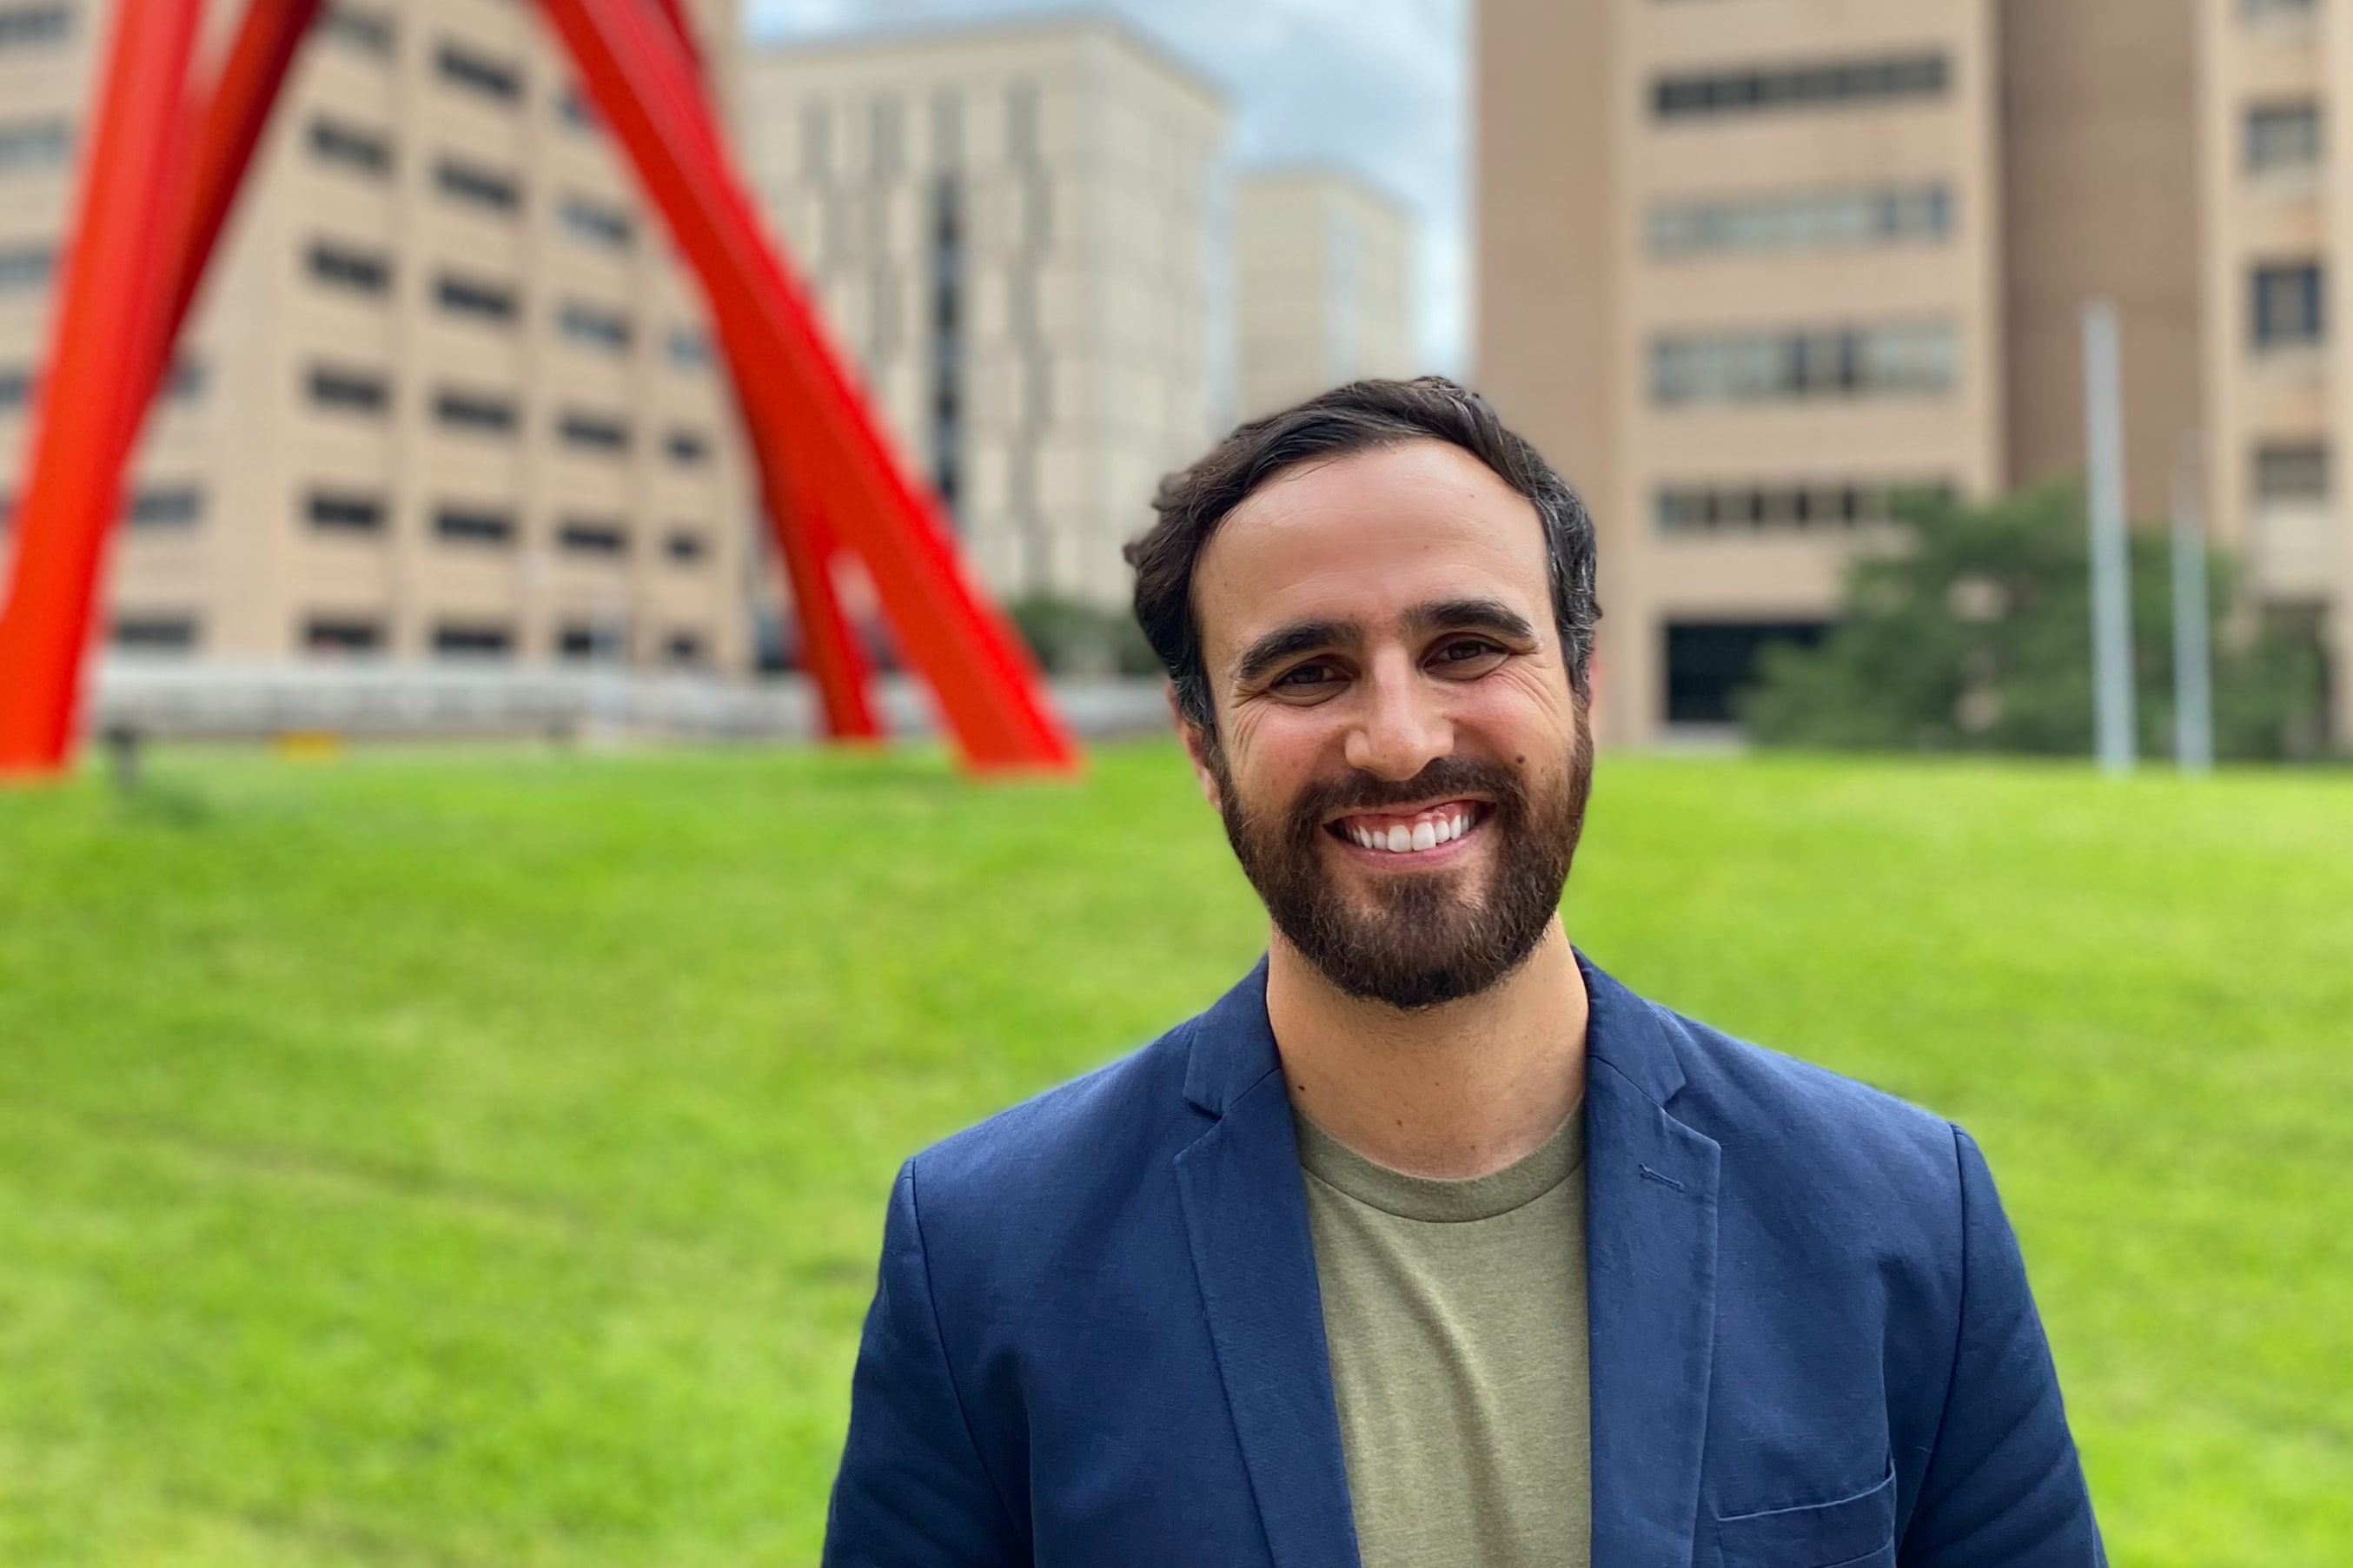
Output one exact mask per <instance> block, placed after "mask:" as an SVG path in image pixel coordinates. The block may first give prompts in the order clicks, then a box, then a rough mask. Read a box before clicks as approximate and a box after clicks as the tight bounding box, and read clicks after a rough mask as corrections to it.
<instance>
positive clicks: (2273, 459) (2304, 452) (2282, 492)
mask: <svg viewBox="0 0 2353 1568" xmlns="http://www.w3.org/2000/svg"><path fill="white" fill-rule="evenodd" d="M2327 499H2328V447H2327V445H2326V444H2325V443H2322V442H2319V441H2285V442H2279V443H2276V444H2274V445H2270V446H2264V447H2257V448H2255V500H2257V501H2259V502H2263V503H2267V504H2270V505H2274V506H2281V505H2285V506H2295V505H2299V504H2311V503H2314V502H2320V501H2326V500H2327Z"/></svg>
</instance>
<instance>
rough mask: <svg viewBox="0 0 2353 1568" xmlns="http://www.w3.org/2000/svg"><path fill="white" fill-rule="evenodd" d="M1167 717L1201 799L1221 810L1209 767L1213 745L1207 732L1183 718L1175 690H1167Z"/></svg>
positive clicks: (1214, 777) (1170, 688)
mask: <svg viewBox="0 0 2353 1568" xmlns="http://www.w3.org/2000/svg"><path fill="white" fill-rule="evenodd" d="M1168 716H1169V718H1171V719H1173V720H1175V721H1176V735H1177V738H1178V739H1179V740H1181V741H1183V742H1185V755H1186V757H1187V759H1188V760H1190V761H1191V763H1192V764H1193V777H1194V778H1195V779H1196V780H1198V782H1199V784H1200V785H1201V798H1202V799H1203V800H1206V801H1208V803H1209V805H1211V806H1213V807H1215V808H1217V809H1219V810H1221V811H1222V810H1223V809H1224V806H1223V805H1221V804H1220V802H1219V797H1218V774H1217V770H1215V769H1214V768H1212V767H1210V766H1209V748H1210V747H1211V746H1212V745H1213V744H1215V742H1212V741H1211V740H1210V739H1209V736H1208V731H1205V730H1203V729H1202V728H1201V726H1199V725H1198V724H1196V723H1194V722H1193V721H1191V720H1190V719H1187V718H1186V717H1185V713H1184V710H1182V709H1180V708H1178V707H1177V706H1176V688H1175V687H1174V686H1171V687H1169V688H1168Z"/></svg>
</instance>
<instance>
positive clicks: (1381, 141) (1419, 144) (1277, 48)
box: [744, 0, 1470, 372]
mask: <svg viewBox="0 0 2353 1568" xmlns="http://www.w3.org/2000/svg"><path fill="white" fill-rule="evenodd" d="M1468 7H1469V0H1103V4H1100V5H1089V4H1084V3H1082V0H744V20H745V24H746V26H747V27H748V28H749V30H750V32H751V35H752V37H754V39H790V38H795V37H818V36H823V35H827V34H831V33H839V32H844V31H857V30H860V29H861V28H866V27H871V26H878V25H879V26H906V25H909V24H920V23H924V22H933V21H939V22H969V21H974V20H978V19H982V18H987V17H994V16H1039V15H1043V14H1048V13H1053V12H1067V11H1086V10H1095V11H1112V12H1116V13H1118V14H1119V15H1120V16H1124V18H1126V19H1127V20H1128V21H1129V22H1131V23H1133V24H1134V26H1136V27H1137V28H1139V29H1140V30H1141V31H1143V32H1145V33H1146V34H1148V35H1150V36H1151V37H1154V38H1156V39H1158V40H1159V41H1160V42H1161V43H1162V44H1164V45H1166V47H1168V48H1169V49H1170V50H1171V51H1173V52H1174V53H1176V55H1177V56H1179V57H1180V58H1184V59H1185V60H1187V61H1188V62H1189V63H1190V64H1192V65H1193V66H1194V67H1195V68H1197V69H1198V70H1199V71H1200V72H1201V73H1202V75H1204V76H1206V77H1208V79H1210V80H1212V81H1213V82H1215V83H1216V84H1217V85H1218V86H1219V89H1222V90H1223V91H1224V92H1225V93H1226V95H1227V96H1228V98H1229V100H1230V101H1231V102H1232V105H1233V110H1234V140H1233V145H1232V153H1233V157H1234V160H1235V162H1236V163H1237V164H1238V165H1239V166H1240V167H1243V168H1248V167H1250V166H1251V165H1253V164H1260V163H1300V162H1319V163H1338V164H1342V165H1344V166H1345V167H1347V168H1349V169H1351V170H1353V171H1355V172H1356V173H1357V174H1361V175H1363V176H1365V177H1366V179H1368V180H1370V181H1372V182H1373V183H1374V184H1377V185H1379V186H1380V187H1382V188H1383V189H1384V190H1387V191H1388V192H1389V193H1390V194H1391V195H1395V196H1397V197H1398V198H1400V199H1401V200H1403V201H1404V202H1405V203H1406V204H1407V205H1409V207H1410V208H1412V209H1413V211H1414V212H1415V213H1416V214H1417V215H1418V216H1419V219H1420V223H1421V249H1420V255H1419V269H1418V274H1419V282H1420V288H1419V292H1420V297H1421V320H1420V321H1419V328H1420V337H1421V345H1422V354H1423V360H1424V363H1423V364H1422V366H1421V367H1420V368H1422V369H1426V370H1436V371H1447V372H1460V371H1461V370H1462V369H1463V368H1464V362H1465V360H1466V358H1467V348H1468V343H1469V330H1470V329H1469V316H1468V309H1469V308H1468V281H1469V279H1468V258H1467V256H1466V249H1467V245H1468V233H1469V202H1468V195H1467V190H1466V182H1467V179H1468V164H1467V159H1468V152H1469V94H1468V82H1469V57H1468V50H1469V31H1468Z"/></svg>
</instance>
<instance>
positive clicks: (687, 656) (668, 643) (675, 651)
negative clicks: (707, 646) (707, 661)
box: [662, 632, 703, 666]
mask: <svg viewBox="0 0 2353 1568" xmlns="http://www.w3.org/2000/svg"><path fill="white" fill-rule="evenodd" d="M702 647H703V644H702V635H701V634H700V633H696V632H672V633H670V636H668V637H664V638H663V639H662V657H663V658H666V659H668V660H670V663H672V664H681V665H689V666H700V665H701V664H702V662H703V651H702Z"/></svg>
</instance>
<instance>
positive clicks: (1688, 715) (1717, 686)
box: [1667, 621, 1831, 724]
mask: <svg viewBox="0 0 2353 1568" xmlns="http://www.w3.org/2000/svg"><path fill="white" fill-rule="evenodd" d="M1830 629H1831V628H1830V626H1829V624H1828V623H1827V622H1823V621H1670V622H1669V623H1667V722H1668V723H1670V724H1730V723H1735V722H1736V721H1738V718H1739V715H1738V714H1736V713H1735V712H1734V711H1733V707H1732V699H1733V694H1734V693H1735V692H1736V691H1738V690H1739V689H1741V688H1743V687H1745V686H1746V685H1747V684H1749V682H1750V681H1752V680H1754V679H1756V675H1757V655H1758V654H1759V653H1760V652H1761V651H1763V649H1764V647H1766V645H1767V644H1768V643H1782V642H1786V643H1796V644H1798V645H1799V646H1800V647H1813V646H1814V645H1815V644H1816V643H1819V642H1820V641H1821V640H1822V638H1823V637H1824V636H1825V635H1827V634H1828V633H1829V631H1830Z"/></svg>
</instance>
